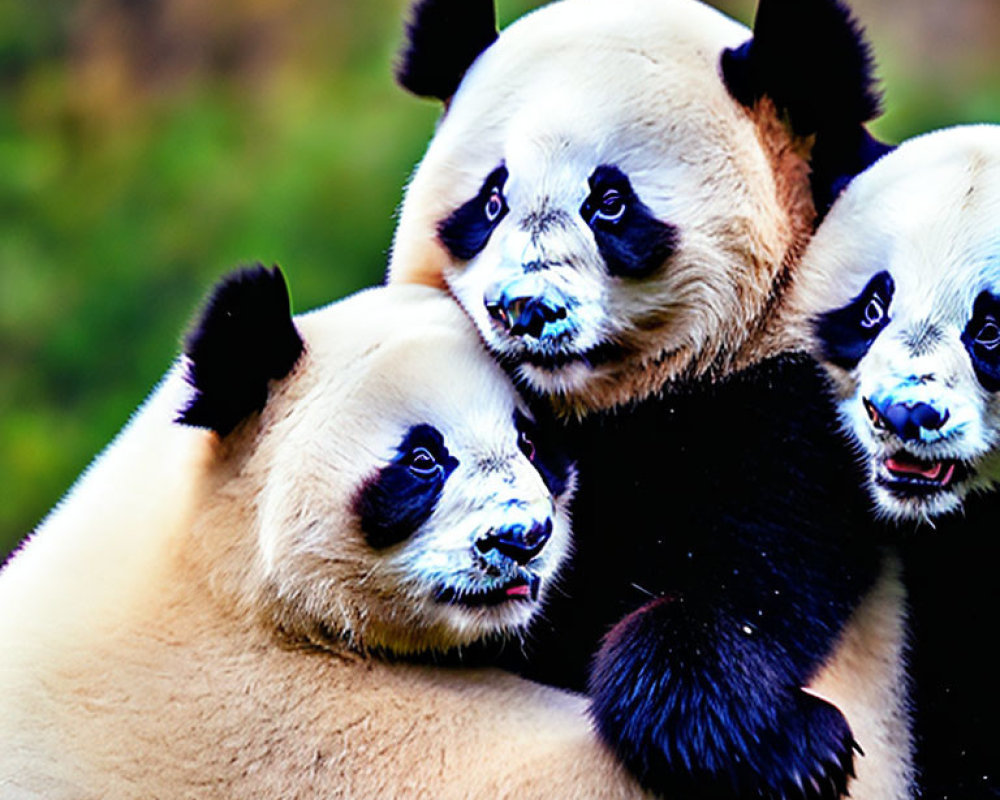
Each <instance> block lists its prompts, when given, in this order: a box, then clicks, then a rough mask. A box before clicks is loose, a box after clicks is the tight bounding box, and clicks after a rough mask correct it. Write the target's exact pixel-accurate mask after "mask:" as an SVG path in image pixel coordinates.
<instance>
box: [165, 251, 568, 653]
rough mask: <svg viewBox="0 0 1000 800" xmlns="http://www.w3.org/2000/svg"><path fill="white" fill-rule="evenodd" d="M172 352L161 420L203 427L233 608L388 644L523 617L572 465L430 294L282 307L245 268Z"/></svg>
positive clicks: (206, 531)
mask: <svg viewBox="0 0 1000 800" xmlns="http://www.w3.org/2000/svg"><path fill="white" fill-rule="evenodd" d="M186 354H187V361H188V377H189V383H190V384H191V386H192V387H193V389H194V392H193V396H192V399H191V402H190V403H189V404H188V405H187V406H186V407H185V408H184V409H183V411H182V412H181V414H180V417H179V421H181V422H183V423H187V424H190V425H197V426H201V427H206V428H209V429H211V430H213V431H215V432H216V434H218V436H217V448H216V449H217V450H218V455H217V463H215V465H214V466H213V475H214V476H215V481H216V482H215V483H213V484H212V485H210V486H209V488H208V489H207V490H206V497H207V501H206V502H207V503H208V508H209V510H208V512H207V513H206V515H205V516H204V519H203V521H202V523H201V527H202V530H203V536H204V537H211V536H215V535H217V533H216V532H217V531H219V530H223V531H225V530H229V531H233V530H237V532H238V533H237V535H238V536H239V537H240V538H241V540H246V541H245V542H244V546H246V547H249V548H250V549H249V551H248V555H247V556H246V558H245V559H244V561H245V562H246V563H241V564H240V565H239V566H238V568H237V570H236V572H237V573H238V579H237V583H238V584H239V587H240V588H239V591H240V592H242V594H243V595H245V598H244V599H245V600H246V601H247V603H248V604H249V605H250V606H252V607H254V608H257V609H261V608H263V609H267V613H269V614H270V615H271V619H272V621H274V622H275V623H276V624H277V625H278V626H279V627H280V628H281V629H283V630H285V631H287V632H290V633H291V634H293V635H300V636H304V637H306V638H309V639H311V640H314V641H320V642H324V641H327V642H328V641H331V640H339V641H346V642H348V643H349V644H350V645H351V646H353V647H355V648H357V649H361V650H371V649H380V650H386V651H391V652H397V653H405V652H413V651H420V650H437V649H447V648H453V647H458V646H461V645H464V644H467V643H469V642H471V641H473V640H476V639H480V638H483V637H488V636H493V635H504V634H511V633H516V632H518V631H519V630H520V629H522V628H523V627H524V626H526V625H527V624H528V622H529V621H530V620H531V618H532V617H533V615H534V614H535V613H536V611H537V610H538V609H539V607H540V604H541V602H542V600H543V599H544V597H545V595H546V593H547V591H549V589H550V585H551V583H552V581H553V579H554V577H555V574H556V570H557V568H558V567H559V565H560V563H561V561H562V560H563V559H564V557H565V556H566V554H567V551H568V537H569V524H568V517H567V512H566V507H567V503H568V502H569V497H570V494H571V491H572V487H573V483H574V473H573V468H572V465H571V464H570V463H569V462H568V461H567V460H566V459H565V458H563V457H562V456H561V455H560V452H559V451H558V450H557V449H556V448H555V447H553V446H552V444H551V443H550V442H548V441H546V440H545V439H544V438H543V437H542V436H541V434H539V433H537V432H536V430H535V427H534V425H533V423H532V420H531V417H530V416H529V415H528V412H527V411H526V410H525V409H524V408H523V407H522V406H521V404H520V403H519V400H518V398H517V396H516V393H515V392H514V390H513V388H512V387H511V386H510V383H509V381H508V380H507V378H506V376H505V375H504V373H503V372H502V371H501V370H500V369H499V368H498V367H497V366H496V365H495V363H494V362H493V360H492V359H490V357H489V355H488V354H487V353H486V352H485V351H484V350H483V348H482V344H481V342H480V341H479V339H478V337H477V336H476V334H475V331H474V329H472V327H471V326H470V325H469V323H468V322H467V321H466V320H465V319H464V317H463V315H462V314H461V312H460V311H459V310H458V309H457V308H456V307H455V304H454V303H453V302H452V301H451V300H450V299H449V298H448V297H447V296H446V295H444V294H443V293H441V292H439V291H437V290H433V289H429V288H427V287H420V286H406V287H381V288H377V289H371V290H368V291H365V292H362V293H360V294H358V295H355V296H353V297H350V298H348V299H346V300H343V301H341V302H338V303H334V304H332V305H330V306H327V307H325V308H322V309H320V310H318V311H314V312H312V313H309V314H305V315H302V316H298V317H295V318H294V320H293V319H292V318H291V316H290V314H289V304H288V295H287V293H286V289H285V284H284V280H283V278H282V276H281V274H280V272H278V270H277V269H275V270H274V271H268V270H266V269H263V268H260V267H258V268H255V269H252V270H248V271H243V272H240V273H237V274H235V275H234V276H233V277H231V278H229V279H228V280H226V281H224V282H223V283H222V284H221V285H220V286H219V287H218V288H217V289H216V291H215V293H214V295H213V297H212V299H211V301H210V303H209V305H208V308H207V311H206V312H205V314H204V316H203V317H202V319H201V322H200V323H199V325H198V326H197V328H196V329H195V331H194V333H193V334H192V335H191V336H190V337H189V340H188V346H187V349H186ZM237 549H238V548H237Z"/></svg>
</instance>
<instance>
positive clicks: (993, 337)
mask: <svg viewBox="0 0 1000 800" xmlns="http://www.w3.org/2000/svg"><path fill="white" fill-rule="evenodd" d="M975 342H976V344H978V345H979V346H980V347H982V348H984V349H986V350H996V349H997V347H1000V325H998V324H997V322H996V320H995V319H993V317H987V318H986V319H985V320H983V324H982V327H981V328H980V329H979V333H977V334H976V338H975Z"/></svg>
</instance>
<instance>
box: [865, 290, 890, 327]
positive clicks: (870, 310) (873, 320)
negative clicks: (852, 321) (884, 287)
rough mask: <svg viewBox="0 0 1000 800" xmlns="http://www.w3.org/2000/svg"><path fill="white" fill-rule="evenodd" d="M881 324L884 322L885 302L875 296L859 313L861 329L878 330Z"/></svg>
mask: <svg viewBox="0 0 1000 800" xmlns="http://www.w3.org/2000/svg"><path fill="white" fill-rule="evenodd" d="M883 322H885V302H884V301H883V300H882V298H881V297H880V296H879V295H877V294H876V295H875V296H874V297H872V299H871V300H869V301H868V303H867V305H866V306H865V308H864V311H863V312H862V313H861V327H862V328H866V329H868V330H871V329H872V328H878V327H879V326H880V325H882V324H883Z"/></svg>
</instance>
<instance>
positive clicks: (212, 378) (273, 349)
mask: <svg viewBox="0 0 1000 800" xmlns="http://www.w3.org/2000/svg"><path fill="white" fill-rule="evenodd" d="M302 349H303V344H302V339H301V338H300V337H299V334H298V331H297V330H296V329H295V325H294V323H293V322H292V314H291V307H290V303H289V298H288V287H287V286H286V284H285V277H284V275H282V273H281V270H280V269H279V268H278V267H274V268H273V269H271V270H268V269H266V268H265V267H263V266H261V265H260V264H257V265H256V266H253V267H249V268H245V269H241V270H238V271H236V272H234V273H232V274H231V275H229V276H227V277H226V278H223V279H222V280H221V281H220V282H219V283H218V284H217V285H216V286H215V288H214V289H213V291H212V293H211V295H210V297H209V299H208V302H207V303H206V306H205V311H204V312H203V313H202V315H201V318H200V320H199V321H198V323H197V325H196V326H195V328H194V329H193V330H192V332H191V333H190V334H189V335H188V337H187V340H186V343H185V348H184V352H185V354H186V355H187V358H188V369H187V376H186V377H187V381H188V383H189V384H190V385H191V386H192V387H193V388H194V390H195V392H194V398H193V399H192V400H191V402H190V403H189V404H188V405H187V407H185V408H184V409H182V410H181V411H180V413H179V414H178V416H177V421H178V422H182V423H184V424H185V425H193V426H195V427H199V428H209V429H210V430H213V431H215V432H216V433H218V434H219V435H220V436H225V435H226V434H228V433H229V432H230V431H232V430H233V428H235V427H236V426H237V425H238V424H239V423H240V422H242V421H243V420H244V419H246V418H247V417H248V416H249V415H250V414H252V413H253V412H255V411H260V410H261V409H263V408H264V405H265V403H267V388H268V382H269V381H272V380H278V379H279V378H283V377H285V375H287V374H288V373H289V372H290V371H291V369H292V367H293V366H295V362H296V361H298V359H299V356H300V355H301V354H302Z"/></svg>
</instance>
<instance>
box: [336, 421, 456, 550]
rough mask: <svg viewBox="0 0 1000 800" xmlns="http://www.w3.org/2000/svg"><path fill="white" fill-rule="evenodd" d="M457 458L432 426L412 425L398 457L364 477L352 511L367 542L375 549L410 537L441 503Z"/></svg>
mask: <svg viewBox="0 0 1000 800" xmlns="http://www.w3.org/2000/svg"><path fill="white" fill-rule="evenodd" d="M457 466H458V459H457V458H455V457H454V456H452V455H451V454H450V453H449V452H448V448H447V447H445V443H444V437H443V436H442V435H441V433H440V431H438V430H437V428H435V427H434V426H433V425H414V426H413V427H412V428H410V429H409V430H408V431H407V432H406V435H405V436H404V437H403V440H402V441H401V442H400V443H399V446H398V447H397V448H396V456H395V458H393V459H392V461H390V462H389V463H388V464H387V465H386V466H384V467H382V468H381V469H380V470H379V471H378V472H377V473H376V474H375V475H374V476H373V477H372V478H371V479H370V480H368V481H366V482H365V484H364V485H363V486H362V488H361V491H360V492H359V493H358V496H357V499H356V500H355V503H354V510H355V512H356V513H357V515H358V516H359V517H360V518H361V530H362V531H364V534H365V540H366V541H367V542H368V544H369V545H371V546H372V547H374V548H376V549H381V548H383V547H389V546H391V545H394V544H398V543H399V542H401V541H403V540H405V539H408V538H409V537H410V536H412V535H413V534H414V533H416V531H417V529H418V528H419V527H420V526H421V525H423V524H424V523H425V522H426V521H427V519H428V518H429V517H430V515H431V514H433V513H434V509H435V507H436V506H437V503H438V500H439V499H440V498H441V492H442V491H443V490H444V485H445V482H446V481H447V480H448V476H450V475H451V473H452V472H453V471H454V470H455V467H457Z"/></svg>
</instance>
